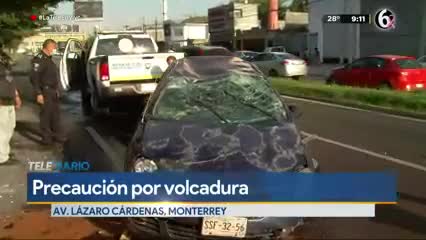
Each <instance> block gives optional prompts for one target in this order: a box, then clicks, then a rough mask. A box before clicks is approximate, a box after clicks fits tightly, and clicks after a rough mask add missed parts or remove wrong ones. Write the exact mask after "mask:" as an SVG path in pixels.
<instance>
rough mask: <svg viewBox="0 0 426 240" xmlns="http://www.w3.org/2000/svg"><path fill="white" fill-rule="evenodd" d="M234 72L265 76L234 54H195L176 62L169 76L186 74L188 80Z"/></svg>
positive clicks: (205, 78) (198, 79) (209, 77)
mask: <svg viewBox="0 0 426 240" xmlns="http://www.w3.org/2000/svg"><path fill="white" fill-rule="evenodd" d="M232 73H236V74H242V75H251V76H258V77H259V76H260V77H261V76H263V75H262V73H261V72H260V70H258V68H256V67H255V66H253V65H252V64H251V63H249V62H246V61H244V60H242V59H241V58H238V57H232V56H194V57H187V58H184V59H182V60H180V61H178V63H177V64H176V66H175V67H174V68H173V70H172V72H171V73H170V75H169V76H172V77H173V76H176V75H179V76H184V77H185V78H186V79H187V80H193V81H202V80H208V79H212V78H215V77H217V76H223V75H229V74H232Z"/></svg>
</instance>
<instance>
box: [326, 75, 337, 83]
mask: <svg viewBox="0 0 426 240" xmlns="http://www.w3.org/2000/svg"><path fill="white" fill-rule="evenodd" d="M325 83H326V84H327V85H333V84H336V83H337V82H336V79H334V77H332V76H330V77H328V78H327V80H326V81H325Z"/></svg>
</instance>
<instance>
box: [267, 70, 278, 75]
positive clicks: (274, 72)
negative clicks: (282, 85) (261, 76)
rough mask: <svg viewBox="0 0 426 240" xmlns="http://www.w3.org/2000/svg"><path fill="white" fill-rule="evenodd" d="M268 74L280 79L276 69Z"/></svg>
mask: <svg viewBox="0 0 426 240" xmlns="http://www.w3.org/2000/svg"><path fill="white" fill-rule="evenodd" d="M268 74H269V76H270V77H278V72H277V71H276V70H275V69H271V70H269V73H268Z"/></svg>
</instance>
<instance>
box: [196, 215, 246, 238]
mask: <svg viewBox="0 0 426 240" xmlns="http://www.w3.org/2000/svg"><path fill="white" fill-rule="evenodd" d="M246 231H247V218H238V217H205V218H203V228H202V231H201V234H202V235H205V236H221V237H236V238H243V237H245V236H246Z"/></svg>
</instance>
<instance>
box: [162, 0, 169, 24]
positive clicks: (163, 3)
mask: <svg viewBox="0 0 426 240" xmlns="http://www.w3.org/2000/svg"><path fill="white" fill-rule="evenodd" d="M161 3H162V4H161V5H162V12H163V13H162V14H163V23H164V22H166V21H167V20H168V17H167V10H168V9H167V0H161Z"/></svg>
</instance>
